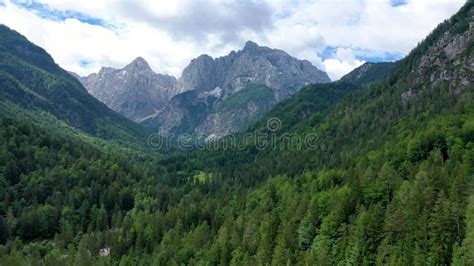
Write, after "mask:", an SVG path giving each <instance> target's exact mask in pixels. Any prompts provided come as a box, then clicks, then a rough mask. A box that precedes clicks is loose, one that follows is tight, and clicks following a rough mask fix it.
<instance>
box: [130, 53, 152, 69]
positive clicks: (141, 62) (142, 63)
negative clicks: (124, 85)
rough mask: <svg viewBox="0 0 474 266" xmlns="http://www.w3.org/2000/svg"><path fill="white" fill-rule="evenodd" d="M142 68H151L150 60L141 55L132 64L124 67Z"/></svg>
mask: <svg viewBox="0 0 474 266" xmlns="http://www.w3.org/2000/svg"><path fill="white" fill-rule="evenodd" d="M131 68H134V69H141V70H151V68H150V65H149V64H148V62H147V61H146V60H145V59H144V58H143V57H141V56H139V57H137V58H135V59H134V60H133V61H132V62H130V64H128V65H126V66H125V67H124V69H131Z"/></svg>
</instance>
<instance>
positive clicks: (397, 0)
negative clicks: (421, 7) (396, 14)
mask: <svg viewBox="0 0 474 266" xmlns="http://www.w3.org/2000/svg"><path fill="white" fill-rule="evenodd" d="M407 3H408V1H407V0H390V4H391V5H392V6H395V7H397V6H403V5H406V4H407Z"/></svg>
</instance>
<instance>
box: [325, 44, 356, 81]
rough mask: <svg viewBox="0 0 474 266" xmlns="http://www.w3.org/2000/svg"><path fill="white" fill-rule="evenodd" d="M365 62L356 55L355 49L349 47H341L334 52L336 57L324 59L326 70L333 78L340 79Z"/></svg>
mask: <svg viewBox="0 0 474 266" xmlns="http://www.w3.org/2000/svg"><path fill="white" fill-rule="evenodd" d="M363 63H365V61H363V60H358V59H357V58H356V57H355V53H354V51H352V50H351V49H347V48H339V49H337V51H336V53H335V54H334V58H330V59H326V60H324V61H323V64H324V66H325V67H326V71H327V72H328V75H329V77H330V78H331V80H338V79H339V78H341V77H342V76H343V75H344V74H347V73H349V72H350V71H351V70H353V69H354V68H356V67H358V66H360V65H362V64H363Z"/></svg>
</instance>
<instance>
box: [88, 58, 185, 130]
mask: <svg viewBox="0 0 474 266" xmlns="http://www.w3.org/2000/svg"><path fill="white" fill-rule="evenodd" d="M79 80H80V81H81V83H82V84H83V85H84V87H86V89H87V90H88V91H89V93H90V94H92V95H93V96H95V97H96V98H97V99H99V100H100V101H102V102H103V103H105V104H106V105H107V106H108V107H109V108H111V109H112V110H114V111H116V112H118V113H121V114H122V115H124V116H125V117H127V118H129V119H131V120H134V121H140V120H143V119H145V118H146V117H148V116H150V115H152V114H154V113H156V112H157V111H158V110H160V109H162V108H164V107H165V106H166V105H167V104H168V103H169V101H170V100H171V98H172V97H173V96H175V95H176V94H178V93H179V92H180V91H179V88H178V86H177V80H176V78H174V77H172V76H168V75H161V74H157V73H155V72H153V70H151V68H150V66H149V65H148V63H147V62H146V61H145V60H144V59H143V58H141V57H138V58H137V59H135V60H134V61H132V62H131V63H130V64H128V65H127V66H125V67H124V68H122V69H114V68H109V67H103V68H102V69H101V70H100V71H99V73H97V74H91V75H89V76H87V77H82V78H81V77H80V78H79Z"/></svg>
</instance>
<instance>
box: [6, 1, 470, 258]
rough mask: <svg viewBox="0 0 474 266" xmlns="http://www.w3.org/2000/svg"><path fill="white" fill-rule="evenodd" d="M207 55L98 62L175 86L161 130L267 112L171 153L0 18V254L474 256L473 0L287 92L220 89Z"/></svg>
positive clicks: (242, 85)
mask: <svg viewBox="0 0 474 266" xmlns="http://www.w3.org/2000/svg"><path fill="white" fill-rule="evenodd" d="M407 30H408V29H407ZM295 41H297V40H295ZM248 45H249V47H248V48H249V49H250V50H252V49H254V48H255V49H257V50H260V49H261V48H259V47H255V46H254V44H252V43H249V44H248ZM65 49H66V48H65ZM262 49H264V50H266V51H271V49H269V50H267V48H262ZM244 50H245V49H244ZM239 53H241V54H246V52H243V51H240V52H235V55H233V56H236V57H235V58H237V59H235V61H233V62H234V63H235V62H237V61H238V60H244V59H238V58H239V57H237V54H239ZM231 54H232V53H231ZM241 56H243V55H241ZM229 58H230V57H229ZM250 58H253V57H250ZM202 60H203V62H206V63H205V64H204V65H205V67H202V68H201V67H198V69H200V70H199V71H190V73H191V74H189V76H188V78H186V80H187V81H186V82H184V81H183V79H182V78H180V79H173V78H170V77H166V76H159V75H158V74H154V73H152V72H150V71H147V70H146V68H147V67H146V66H147V64H146V63H145V62H144V60H142V59H137V60H135V62H132V63H131V64H130V65H129V66H127V67H126V68H127V69H125V71H127V74H125V72H123V71H124V70H109V72H110V73H112V74H111V76H112V77H114V79H115V78H116V77H120V76H121V75H122V76H123V77H124V79H125V77H128V75H130V76H132V77H133V76H134V75H135V74H132V73H128V71H129V70H130V71H131V69H133V68H139V69H141V71H140V73H142V74H141V75H144V76H146V77H147V78H146V79H143V81H142V79H141V78H139V77H134V78H131V79H130V82H131V80H135V81H134V82H136V83H137V84H152V83H153V84H161V85H160V86H162V88H179V89H178V90H177V91H176V90H171V89H170V90H167V89H163V90H162V92H163V94H159V95H161V96H160V97H162V99H171V100H169V102H168V103H167V104H165V106H164V107H163V108H162V110H163V111H162V112H164V110H166V109H169V110H168V111H166V112H176V113H177V114H179V113H180V112H181V113H182V112H189V114H190V115H183V116H182V117H181V116H177V117H178V118H179V119H178V120H179V121H177V122H176V123H170V125H171V124H173V125H174V124H176V125H178V126H172V127H170V130H169V132H170V134H173V133H174V132H179V131H182V132H193V133H196V132H197V131H200V130H201V127H200V125H202V123H203V122H202V121H208V119H209V117H210V116H211V114H214V115H216V114H217V113H218V115H223V114H227V115H232V113H233V112H234V113H235V112H237V114H239V112H245V110H247V111H248V110H256V109H255V108H254V107H252V106H263V109H265V111H264V112H262V113H261V115H260V118H256V120H255V121H253V122H251V123H249V125H248V127H247V129H241V130H242V131H241V132H240V133H236V134H233V135H232V136H231V137H229V138H219V139H213V140H212V141H209V142H208V143H209V144H212V145H211V146H209V147H207V146H206V147H202V146H200V145H198V143H196V145H191V148H190V149H184V147H182V146H179V145H177V146H178V147H181V148H183V149H175V147H174V146H173V145H174V144H175V143H174V142H172V143H171V146H173V147H172V149H171V150H170V151H166V152H165V150H164V149H157V148H159V147H160V145H162V144H168V143H164V142H163V141H168V140H169V139H167V138H160V137H159V136H157V135H156V134H155V133H153V132H150V131H148V130H147V129H146V128H145V127H143V126H142V125H140V124H138V123H134V122H132V121H130V120H129V119H126V118H125V117H123V116H122V115H121V114H119V113H117V112H114V111H113V110H112V109H110V108H108V107H107V106H106V105H105V104H104V103H102V102H100V101H99V100H97V99H96V98H95V97H94V96H92V95H91V94H89V93H88V91H87V90H86V89H85V88H84V86H82V84H81V83H80V82H79V81H78V80H77V77H74V76H73V75H72V74H70V73H68V72H67V71H65V70H63V69H61V68H60V67H59V66H58V65H57V64H56V63H55V62H54V61H53V60H52V58H51V56H49V54H48V53H47V52H46V51H45V50H43V49H42V48H40V47H38V46H36V45H34V44H33V43H31V42H29V41H28V40H27V39H26V38H25V37H23V36H21V35H20V34H19V33H17V32H15V31H14V30H11V29H9V28H7V27H5V26H0V96H1V97H0V264H2V265H155V264H157V265H474V253H473V252H472V251H473V250H474V193H473V188H474V86H473V83H474V1H467V2H466V4H465V5H464V6H463V7H462V8H461V9H460V10H459V11H458V12H457V13H456V14H455V15H454V16H452V17H451V18H450V19H447V20H446V21H444V22H442V23H441V24H439V25H438V26H437V27H436V28H435V29H434V30H433V31H432V32H431V33H430V34H429V35H428V36H427V37H426V38H425V39H424V40H421V41H420V43H419V44H418V45H417V46H416V47H415V48H414V49H413V50H412V51H411V52H410V53H409V54H408V55H407V56H406V57H405V58H403V59H402V60H400V61H397V62H394V63H367V64H364V65H362V66H360V67H359V68H357V69H354V70H353V71H352V72H351V73H349V74H347V75H346V76H344V77H343V78H341V80H339V81H335V82H327V83H314V84H307V85H305V84H304V83H305V82H306V81H305V80H304V79H302V81H301V82H302V83H299V84H300V85H301V86H302V88H297V87H293V88H294V89H295V92H292V90H293V89H288V87H287V86H288V84H290V83H264V84H262V83H253V81H254V80H255V79H256V76H253V77H254V78H255V79H254V80H251V81H252V82H246V80H245V79H233V78H231V79H230V80H234V81H236V82H234V83H233V82H231V83H229V84H227V85H225V86H224V85H222V84H224V81H223V80H226V79H219V80H217V79H214V78H215V77H216V76H215V75H213V74H209V75H206V74H205V73H204V72H203V71H204V70H203V69H214V70H213V71H220V70H219V69H215V68H213V65H215V64H217V63H216V62H220V61H219V59H213V60H208V59H202ZM245 60H248V59H245ZM256 60H257V59H256ZM258 60H263V61H264V62H265V60H267V59H265V60H264V59H258ZM258 60H257V61H258ZM211 61H212V62H213V63H212V62H211ZM277 61H278V60H277ZM294 62H301V61H294ZM194 64H196V65H200V64H201V63H199V64H198V63H194ZM221 64H223V63H221ZM226 64H227V63H226ZM191 65H193V63H192V64H191ZM230 65H233V64H230ZM296 65H298V64H296ZM292 66H294V65H292V63H291V62H288V67H289V68H292ZM300 66H301V65H300ZM282 68H284V65H282ZM223 69H232V68H231V67H229V68H226V67H223ZM104 72H106V71H104ZM224 72H226V73H231V72H233V71H230V72H227V70H226V71H224ZM183 73H184V72H183ZM192 73H202V74H203V77H206V76H207V77H208V78H203V79H201V78H199V76H200V75H197V74H192ZM211 73H214V72H212V71H211ZM103 74H105V73H103ZM97 75H99V74H97ZM229 75H230V74H229ZM183 76H186V75H184V74H183ZM223 76H225V75H223ZM210 77H212V78H213V79H211V78H210ZM247 78H248V77H247ZM167 79H169V81H170V83H166V82H164V81H163V80H167ZM127 82H128V81H127ZM141 82H143V83H141ZM187 82H188V83H187ZM278 82H280V81H278ZM124 83H126V82H123V83H121V82H119V81H117V83H116V84H117V88H114V90H115V89H116V90H118V91H122V89H123V91H127V90H128V88H126V86H124V87H120V86H123V84H124ZM191 83H192V84H194V85H189V86H190V87H189V89H186V90H183V91H181V88H182V87H181V86H183V85H182V84H191ZM114 84H115V83H114ZM169 84H172V86H170V87H168V85H169ZM275 84H283V85H282V87H279V88H278V87H277V85H275ZM285 84H286V85H285ZM291 84H293V83H291ZM221 85H222V86H221ZM156 86H158V85H156ZM216 87H219V88H220V90H218V89H216ZM146 91H147V90H144V92H146ZM165 92H166V93H165ZM287 92H289V95H286V93H287ZM146 93H148V92H146ZM149 93H150V95H156V94H153V93H152V92H149ZM168 93H169V94H168ZM172 94H175V95H174V96H170V95H172ZM227 94H228V95H227ZM132 95H135V94H132ZM223 95H227V96H225V98H224V97H223ZM110 96H113V95H110ZM167 97H168V98H167ZM170 97H171V98H170ZM279 97H282V98H279ZM153 104H155V103H150V105H149V106H152V107H153V108H152V109H158V108H155V107H156V106H154V105H153ZM267 105H271V106H267ZM119 106H120V104H119ZM128 106H131V107H132V108H129V109H127V110H135V109H134V107H133V105H128ZM249 106H250V107H249ZM136 107H140V105H136ZM182 110H185V111H182ZM228 110H233V111H228ZM235 110H237V111H235ZM191 114H193V115H194V114H196V116H191ZM239 116H241V117H248V114H245V115H239ZM191 117H193V118H192V119H191ZM210 120H211V121H217V120H218V118H215V119H210ZM228 120H232V118H228ZM146 121H149V120H147V119H145V120H144V121H143V122H144V123H145V122H146ZM234 121H237V120H234ZM151 122H153V120H150V123H151ZM198 122H199V123H198ZM222 122H226V121H222ZM274 122H276V124H274ZM160 123H163V122H160ZM206 123H207V122H206ZM209 123H210V122H209ZM239 123H247V122H245V121H244V120H242V121H241V122H239ZM204 124H205V123H204ZM216 124H217V123H216ZM230 124H232V123H230ZM230 124H229V125H225V126H223V127H222V128H224V127H226V128H227V127H230ZM152 125H155V126H156V124H155V123H152ZM152 125H151V126H152ZM160 125H162V124H160ZM202 130H204V129H202ZM230 131H232V130H229V132H230ZM224 132H225V131H224ZM212 133H215V131H212ZM212 133H211V134H212ZM262 136H263V139H262ZM229 140H231V141H234V142H233V143H229V142H228V141H229ZM145 144H148V145H145ZM178 144H183V143H178ZM229 144H231V145H229ZM232 144H233V145H232ZM143 146H147V147H148V148H145V147H143ZM186 147H188V146H187V145H186ZM153 148H154V149H153Z"/></svg>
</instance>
